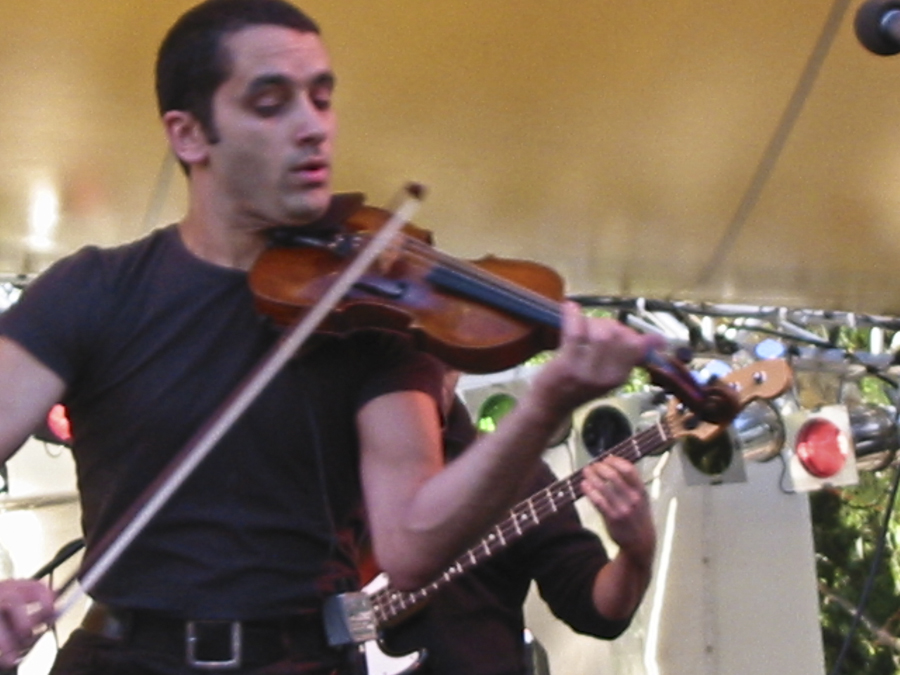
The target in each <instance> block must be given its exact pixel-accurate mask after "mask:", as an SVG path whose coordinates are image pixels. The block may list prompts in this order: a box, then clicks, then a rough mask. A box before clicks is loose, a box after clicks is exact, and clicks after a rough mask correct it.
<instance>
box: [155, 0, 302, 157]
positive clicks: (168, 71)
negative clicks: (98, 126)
mask: <svg viewBox="0 0 900 675" xmlns="http://www.w3.org/2000/svg"><path fill="white" fill-rule="evenodd" d="M260 25H272V26H284V27H286V28H293V29H295V30H297V31H299V32H301V33H319V26H318V25H317V24H316V22H315V21H313V20H312V19H311V18H310V17H308V16H307V15H306V14H304V13H303V12H301V11H300V10H299V9H298V8H297V7H295V6H294V5H292V4H290V3H288V2H285V1H284V0H205V2H201V3H200V4H199V5H196V6H195V7H193V8H192V9H189V10H188V11H187V12H185V13H184V14H182V15H181V17H180V18H179V19H178V20H177V21H176V22H175V24H174V25H173V26H172V27H171V28H170V29H169V32H168V33H167V34H166V37H165V38H164V39H163V41H162V44H161V45H160V47H159V52H158V54H157V58H156V99H157V104H158V106H159V113H160V115H162V114H164V113H166V112H168V111H170V110H182V111H186V112H189V113H191V114H192V115H193V116H194V117H195V118H196V119H197V121H199V122H200V124H201V125H202V127H203V129H204V131H205V132H206V135H207V137H208V138H209V140H210V141H211V142H215V141H216V140H217V136H218V134H217V133H216V130H215V122H214V120H213V116H212V98H213V94H215V92H216V89H218V88H219V86H220V85H221V84H222V83H223V82H224V81H225V80H227V79H228V77H229V76H230V75H231V58H230V54H229V53H228V50H227V49H225V48H223V46H222V41H223V39H224V38H225V37H227V36H228V35H231V34H233V33H236V32H238V31H240V30H241V29H243V28H246V27H248V26H260Z"/></svg>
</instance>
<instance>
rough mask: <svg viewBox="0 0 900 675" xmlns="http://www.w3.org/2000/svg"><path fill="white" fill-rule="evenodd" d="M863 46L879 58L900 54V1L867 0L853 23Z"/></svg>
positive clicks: (857, 12)
mask: <svg viewBox="0 0 900 675" xmlns="http://www.w3.org/2000/svg"><path fill="white" fill-rule="evenodd" d="M853 28H854V29H855V30H856V37H857V38H858V39H859V41H860V42H861V43H862V46H863V47H865V48H866V49H868V50H869V51H870V52H872V53H874V54H878V55H879V56H892V55H894V54H897V53H900V0H866V2H864V3H863V4H861V5H860V6H859V9H858V10H857V11H856V19H855V20H854V22H853Z"/></svg>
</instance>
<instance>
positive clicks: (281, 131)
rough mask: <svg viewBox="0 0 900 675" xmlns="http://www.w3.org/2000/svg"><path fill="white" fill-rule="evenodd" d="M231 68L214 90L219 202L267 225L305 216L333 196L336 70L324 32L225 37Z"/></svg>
mask: <svg viewBox="0 0 900 675" xmlns="http://www.w3.org/2000/svg"><path fill="white" fill-rule="evenodd" d="M224 46H225V47H226V48H227V49H228V50H229V53H230V55H231V76H230V77H229V78H228V79H227V80H226V81H225V82H224V83H223V84H222V85H221V86H220V87H219V88H218V90H216V93H215V95H214V96H213V124H214V125H215V129H216V131H217V133H218V138H219V141H218V142H217V143H215V144H213V145H210V147H209V170H210V172H211V175H212V178H213V183H214V186H215V187H214V194H215V195H216V203H215V208H218V209H223V211H224V212H223V213H222V214H221V215H223V216H224V217H225V218H231V217H233V216H234V215H237V217H238V218H239V220H240V221H244V222H249V223H251V224H253V225H258V226H262V227H266V226H269V225H287V224H304V223H307V222H309V221H311V220H314V219H315V218H317V217H318V216H319V215H321V214H322V213H323V212H324V210H325V208H326V207H327V205H328V202H329V199H330V196H331V158H332V145H333V141H334V133H335V127H336V124H335V116H334V113H333V111H332V109H331V97H332V92H333V89H334V75H333V73H332V71H331V66H330V63H329V59H328V55H327V53H326V51H325V47H324V45H323V44H322V40H321V38H320V37H319V36H318V35H316V34H315V33H301V32H299V31H296V30H292V29H289V28H284V27H281V26H253V27H249V28H245V29H243V30H241V31H239V32H237V33H234V34H233V35H231V36H229V37H227V38H226V40H225V43H224Z"/></svg>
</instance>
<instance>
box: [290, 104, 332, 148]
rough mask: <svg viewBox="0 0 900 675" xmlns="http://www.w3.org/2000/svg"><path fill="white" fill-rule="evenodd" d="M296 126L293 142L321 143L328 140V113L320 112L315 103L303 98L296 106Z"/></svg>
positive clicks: (329, 126)
mask: <svg viewBox="0 0 900 675" xmlns="http://www.w3.org/2000/svg"><path fill="white" fill-rule="evenodd" d="M296 125H297V126H296V131H295V141H296V142H297V143H298V144H301V145H302V144H305V143H321V142H322V141H324V140H325V139H326V138H328V134H329V131H330V128H331V125H330V113H329V112H328V111H323V110H320V109H319V108H318V107H317V106H316V104H315V103H313V102H312V101H311V100H309V99H307V98H305V97H304V98H303V99H302V103H301V105H300V106H298V112H297V120H296Z"/></svg>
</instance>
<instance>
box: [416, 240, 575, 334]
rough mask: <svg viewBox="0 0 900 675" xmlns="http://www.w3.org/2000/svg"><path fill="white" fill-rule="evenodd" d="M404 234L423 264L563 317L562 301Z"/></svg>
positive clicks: (523, 303)
mask: <svg viewBox="0 0 900 675" xmlns="http://www.w3.org/2000/svg"><path fill="white" fill-rule="evenodd" d="M400 236H402V237H403V242H402V246H403V247H404V249H405V250H406V251H408V252H409V253H410V257H411V258H413V259H414V260H415V259H418V261H420V262H421V263H422V264H423V265H431V264H435V263H437V264H440V265H441V266H442V267H443V268H444V269H448V270H452V271H454V272H456V273H458V274H460V275H462V276H464V277H465V278H468V279H471V280H473V281H477V282H478V283H480V284H481V285H482V286H483V287H484V288H486V289H489V290H494V291H495V292H499V293H503V294H504V295H506V296H507V297H512V298H514V299H515V300H516V301H517V302H519V303H520V304H522V305H523V306H527V307H533V308H537V309H539V310H542V311H544V312H548V313H550V314H553V315H554V316H555V317H559V316H560V303H559V302H558V301H555V300H553V299H552V298H548V297H547V296H545V295H541V294H540V293H538V292H536V291H533V290H532V289H530V288H526V287H524V286H521V285H518V284H515V283H513V282H511V281H508V280H506V279H503V278H502V277H499V276H497V275H496V274H493V273H491V272H489V271H487V270H484V269H481V268H480V267H478V265H475V264H473V263H470V262H467V261H463V260H459V259H457V258H454V257H452V256H449V255H447V254H445V253H441V252H440V251H438V250H436V249H434V248H432V247H431V246H429V245H428V244H425V243H424V242H421V241H418V240H416V239H414V238H412V237H410V236H408V235H400Z"/></svg>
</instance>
